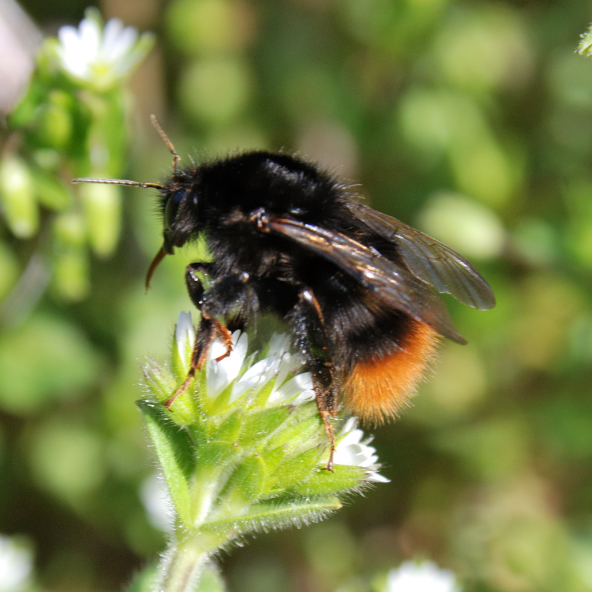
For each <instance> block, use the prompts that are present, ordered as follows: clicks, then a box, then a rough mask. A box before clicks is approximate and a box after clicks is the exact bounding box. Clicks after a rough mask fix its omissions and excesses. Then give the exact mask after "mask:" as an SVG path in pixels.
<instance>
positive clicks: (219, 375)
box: [206, 331, 249, 399]
mask: <svg viewBox="0 0 592 592" xmlns="http://www.w3.org/2000/svg"><path fill="white" fill-rule="evenodd" d="M248 340H249V338H248V335H247V334H246V333H242V334H241V332H240V331H235V332H234V333H233V334H232V344H233V347H232V352H231V353H230V355H229V356H228V357H226V358H224V359H222V360H220V361H219V362H217V361H216V358H219V357H220V356H223V355H224V354H225V353H226V346H225V345H224V343H223V342H222V341H221V340H219V339H217V340H216V341H215V342H214V343H213V344H212V346H211V347H210V351H209V352H208V359H207V361H206V382H207V392H208V395H209V396H210V397H211V398H213V399H215V398H216V397H217V396H218V395H219V394H220V393H221V392H222V391H224V390H225V389H226V388H227V387H228V386H229V385H230V384H231V383H232V382H233V381H234V380H236V377H237V376H238V375H239V373H240V370H241V368H242V365H243V362H244V361H245V356H246V355H247V348H248Z"/></svg>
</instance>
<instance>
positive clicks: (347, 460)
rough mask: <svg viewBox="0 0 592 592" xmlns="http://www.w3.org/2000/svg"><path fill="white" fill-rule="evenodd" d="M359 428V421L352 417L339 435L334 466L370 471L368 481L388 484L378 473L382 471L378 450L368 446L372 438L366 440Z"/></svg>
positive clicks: (387, 480)
mask: <svg viewBox="0 0 592 592" xmlns="http://www.w3.org/2000/svg"><path fill="white" fill-rule="evenodd" d="M357 426H358V419H357V418H356V417H350V418H349V419H348V420H347V421H346V423H345V425H344V426H343V428H342V430H341V432H339V434H338V435H337V445H336V447H335V454H334V455H333V462H334V464H336V465H351V466H358V467H362V468H363V469H367V471H368V473H367V480H368V481H375V482H376V483H388V482H389V481H390V480H389V479H387V478H386V477H383V476H382V475H379V474H378V473H377V472H376V471H378V470H379V469H380V465H379V464H378V456H377V454H376V448H374V447H373V446H368V444H370V442H372V437H369V438H365V436H364V432H363V431H362V430H360V429H359V428H358V427H357Z"/></svg>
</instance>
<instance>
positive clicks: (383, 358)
mask: <svg viewBox="0 0 592 592" xmlns="http://www.w3.org/2000/svg"><path fill="white" fill-rule="evenodd" d="M437 343H438V335H437V333H436V332H435V331H434V330H433V329H432V328H431V327H429V326H428V325H426V324H425V323H421V322H419V321H415V320H410V321H409V323H408V325H407V328H406V331H405V333H404V335H402V336H401V338H400V339H399V340H398V342H396V343H395V342H391V344H390V347H388V346H387V344H385V343H382V344H376V346H377V347H376V353H375V355H372V354H370V355H366V356H365V357H362V358H359V359H358V360H357V361H356V362H355V363H354V364H353V365H352V366H351V368H350V370H349V372H348V374H347V376H346V377H345V379H344V381H343V391H342V396H343V400H344V403H345V405H346V407H347V408H348V409H349V410H350V411H351V412H352V413H353V414H354V415H357V416H358V417H360V418H361V419H362V420H363V421H367V422H370V423H374V424H379V423H382V422H383V421H384V420H385V419H388V418H390V417H394V416H396V415H398V413H399V412H400V411H401V410H402V409H404V408H405V407H407V406H408V405H409V401H410V399H411V397H412V396H413V395H414V394H415V390H416V388H417V384H418V383H419V381H420V380H421V379H422V377H423V375H424V373H425V371H426V369H427V367H428V365H429V363H430V361H431V360H432V359H433V356H434V351H435V348H436V345H437ZM385 346H386V347H385ZM385 350H386V351H385Z"/></svg>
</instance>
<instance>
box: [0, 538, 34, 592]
mask: <svg viewBox="0 0 592 592" xmlns="http://www.w3.org/2000/svg"><path fill="white" fill-rule="evenodd" d="M32 571H33V554H32V553H31V551H30V550H29V549H28V548H27V547H25V546H23V545H22V544H19V543H18V541H16V540H15V539H14V538H12V537H7V536H3V535H0V592H20V591H21V590H25V588H26V587H28V585H29V584H30V581H29V576H30V575H31V572H32Z"/></svg>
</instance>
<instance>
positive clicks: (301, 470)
mask: <svg viewBox="0 0 592 592" xmlns="http://www.w3.org/2000/svg"><path fill="white" fill-rule="evenodd" d="M323 452H324V451H323V450H322V449H319V448H317V447H314V448H310V449H309V450H306V451H305V452H303V453H302V454H299V455H297V456H295V457H294V458H291V459H290V460H287V461H284V462H283V463H282V464H281V465H280V467H279V468H278V470H277V471H275V473H274V474H273V475H272V477H271V479H272V480H273V483H274V488H275V487H280V488H281V489H282V490H284V491H286V490H290V489H291V488H292V486H295V485H296V484H298V483H299V482H301V481H304V480H306V479H307V478H308V477H309V475H310V474H311V471H312V472H313V473H314V471H315V470H316V469H315V468H314V467H315V466H316V465H317V463H318V462H319V459H320V458H321V456H322V454H323Z"/></svg>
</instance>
